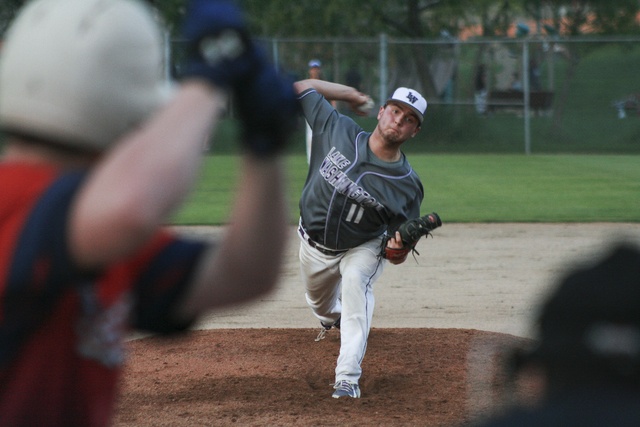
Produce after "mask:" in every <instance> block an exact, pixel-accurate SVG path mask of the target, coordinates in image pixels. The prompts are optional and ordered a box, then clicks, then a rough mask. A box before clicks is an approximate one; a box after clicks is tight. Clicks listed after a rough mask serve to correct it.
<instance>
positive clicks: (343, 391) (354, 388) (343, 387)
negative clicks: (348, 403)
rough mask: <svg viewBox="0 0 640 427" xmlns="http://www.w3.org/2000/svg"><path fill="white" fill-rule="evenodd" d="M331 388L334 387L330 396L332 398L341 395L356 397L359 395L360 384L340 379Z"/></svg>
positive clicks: (337, 397)
mask: <svg viewBox="0 0 640 427" xmlns="http://www.w3.org/2000/svg"><path fill="white" fill-rule="evenodd" d="M333 388H335V389H336V391H334V392H333V395H332V396H331V397H333V398H334V399H339V398H341V397H353V398H355V399H357V398H359V397H360V386H358V384H357V383H350V382H349V381H345V380H342V381H338V382H337V383H335V385H334V386H333Z"/></svg>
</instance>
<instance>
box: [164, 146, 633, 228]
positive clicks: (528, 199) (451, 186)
mask: <svg viewBox="0 0 640 427" xmlns="http://www.w3.org/2000/svg"><path fill="white" fill-rule="evenodd" d="M409 159H410V161H411V164H412V165H413V167H414V168H415V170H416V171H417V172H418V174H419V175H420V177H421V178H422V181H423V183H424V186H425V200H424V202H423V204H422V211H423V213H427V212H430V211H436V212H438V213H439V214H440V216H441V217H442V219H443V221H444V222H640V155H529V156H525V155H515V154H514V155H508V154H505V155H489V154H481V155H471V154H466V155H464V154H461V155H451V154H417V153H413V154H410V155H409ZM238 160H239V159H238V158H237V157H236V156H231V155H215V156H207V157H206V159H205V164H204V167H203V170H202V175H201V179H200V181H199V183H198V186H197V188H196V190H195V191H194V192H193V193H192V194H191V196H190V197H189V199H188V201H187V203H186V204H185V205H184V206H183V208H182V209H181V210H180V211H179V212H178V213H177V214H176V216H175V217H174V221H173V222H174V223H175V224H180V225H186V224H202V225H220V224H224V223H226V222H227V220H228V219H229V218H228V216H229V211H230V207H231V203H232V200H233V198H234V189H235V185H236V179H237V177H238V173H239V169H238V168H239V161H238ZM287 174H288V179H289V186H288V192H289V199H290V205H291V209H290V212H291V221H292V223H294V222H295V221H296V220H297V216H298V206H297V203H298V196H299V194H300V191H301V189H302V186H303V184H304V180H305V178H306V174H307V164H306V158H305V157H304V156H302V155H292V156H288V157H287ZM256 215H260V212H256Z"/></svg>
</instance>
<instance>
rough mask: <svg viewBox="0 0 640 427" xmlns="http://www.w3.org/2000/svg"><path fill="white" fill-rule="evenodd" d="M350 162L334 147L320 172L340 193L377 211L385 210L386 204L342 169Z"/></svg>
mask: <svg viewBox="0 0 640 427" xmlns="http://www.w3.org/2000/svg"><path fill="white" fill-rule="evenodd" d="M350 164H351V161H350V160H348V159H347V158H346V157H345V156H343V155H342V154H341V153H340V152H339V151H338V150H336V149H335V147H333V148H331V151H330V152H329V154H327V156H326V157H325V159H324V161H323V162H322V165H321V166H320V170H319V172H320V175H321V176H322V177H323V178H324V179H325V181H327V182H328V183H329V184H330V185H331V186H332V187H334V188H335V189H336V190H337V191H338V193H340V194H342V195H344V196H346V197H348V198H349V199H351V200H354V201H355V202H356V203H358V204H360V205H361V206H364V207H367V208H373V209H375V210H377V211H381V210H383V209H384V206H383V205H382V204H380V203H379V202H378V201H377V200H376V199H375V197H373V196H372V195H371V194H369V193H368V192H367V191H365V190H364V188H362V187H361V186H359V185H357V184H356V183H355V182H353V181H352V180H351V179H350V178H349V177H348V176H347V174H345V173H344V172H342V171H341V169H342V168H344V167H345V166H348V165H350Z"/></svg>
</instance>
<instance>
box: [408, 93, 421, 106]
mask: <svg viewBox="0 0 640 427" xmlns="http://www.w3.org/2000/svg"><path fill="white" fill-rule="evenodd" d="M407 99H408V100H409V102H410V103H412V104H415V103H416V101H417V100H418V97H417V96H415V95H414V94H412V93H411V92H409V93H408V94H407Z"/></svg>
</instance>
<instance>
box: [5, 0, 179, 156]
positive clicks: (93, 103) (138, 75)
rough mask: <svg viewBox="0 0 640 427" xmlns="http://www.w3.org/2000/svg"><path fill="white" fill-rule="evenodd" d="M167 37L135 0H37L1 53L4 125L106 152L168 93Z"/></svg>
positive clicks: (12, 29) (18, 21)
mask: <svg viewBox="0 0 640 427" xmlns="http://www.w3.org/2000/svg"><path fill="white" fill-rule="evenodd" d="M162 55H163V49H162V37H161V33H160V31H159V26H158V24H157V23H156V21H155V20H154V18H153V15H152V13H151V11H150V9H149V8H148V7H147V6H145V5H143V4H142V3H139V2H137V1H136V0H36V1H33V2H31V3H28V5H27V6H26V7H25V8H24V9H23V10H22V11H21V12H20V14H19V15H18V17H17V18H16V20H15V21H14V23H13V24H12V26H11V27H10V29H9V31H8V32H7V37H6V39H5V43H4V46H3V49H2V51H1V52H0V126H2V128H4V129H5V130H7V131H10V132H17V133H21V134H26V135H28V136H32V137H36V138H42V139H46V140H49V141H52V142H59V143H62V144H65V145H69V146H73V147H77V148H81V149H89V150H103V149H105V148H107V147H108V146H109V144H111V143H112V142H114V141H115V140H116V139H117V138H118V137H119V136H121V135H122V134H123V133H125V132H126V131H128V130H130V129H131V128H133V127H135V126H136V125H138V124H139V123H140V122H141V121H142V120H143V119H145V118H147V117H148V116H149V115H150V113H151V112H152V111H153V110H155V109H156V108H157V107H158V106H159V105H160V104H162V103H163V102H164V101H166V100H167V99H168V95H169V93H170V90H169V83H168V81H167V80H166V78H164V73H163V71H162Z"/></svg>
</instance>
